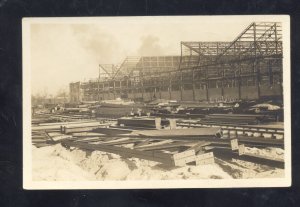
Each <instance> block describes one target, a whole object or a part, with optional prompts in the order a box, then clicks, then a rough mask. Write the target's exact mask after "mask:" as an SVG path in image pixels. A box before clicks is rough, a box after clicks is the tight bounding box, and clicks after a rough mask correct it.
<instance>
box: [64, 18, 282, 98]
mask: <svg viewBox="0 0 300 207" xmlns="http://www.w3.org/2000/svg"><path fill="white" fill-rule="evenodd" d="M180 47H181V54H180V55H178V56H151V57H127V58H126V59H125V60H124V61H123V63H122V64H121V65H120V66H114V65H101V64H100V65H99V67H100V71H102V72H101V73H100V72H99V77H96V78H95V79H92V80H89V81H88V82H75V83H70V100H71V102H80V101H100V100H109V99H116V98H118V97H120V98H129V99H132V100H140V101H149V100H153V99H157V98H161V99H175V100H181V101H210V102H213V101H233V100H257V99H263V98H267V99H268V98H272V99H273V98H278V99H279V100H282V94H283V88H282V74H283V66H282V59H283V55H282V53H283V51H282V28H281V23H279V22H257V23H256V22H254V23H251V24H250V25H249V26H248V27H247V28H246V29H245V30H244V31H242V32H241V33H240V34H239V35H238V36H237V37H236V38H235V39H234V40H233V41H232V42H181V44H180Z"/></svg>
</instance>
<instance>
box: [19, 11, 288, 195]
mask: <svg viewBox="0 0 300 207" xmlns="http://www.w3.org/2000/svg"><path fill="white" fill-rule="evenodd" d="M22 48H23V187H24V188H25V189H143V188H150V189H153V188H228V187H283V186H290V185H291V126H290V125H291V114H290V113H291V110H290V96H291V94H290V19H289V16H287V15H240V16H238V15H237V16H151V17H150V16H148V17H93V18H91V17H80V18H79V17H76V18H62V17H61V18H24V19H23V21H22Z"/></svg>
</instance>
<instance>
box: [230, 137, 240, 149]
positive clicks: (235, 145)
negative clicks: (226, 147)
mask: <svg viewBox="0 0 300 207" xmlns="http://www.w3.org/2000/svg"><path fill="white" fill-rule="evenodd" d="M230 146H231V149H232V150H238V149H239V144H238V140H237V139H232V140H230Z"/></svg>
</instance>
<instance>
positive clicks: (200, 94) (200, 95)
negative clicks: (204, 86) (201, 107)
mask: <svg viewBox="0 0 300 207" xmlns="http://www.w3.org/2000/svg"><path fill="white" fill-rule="evenodd" d="M195 100H197V101H199V100H200V101H202V100H206V90H201V89H196V90H195Z"/></svg>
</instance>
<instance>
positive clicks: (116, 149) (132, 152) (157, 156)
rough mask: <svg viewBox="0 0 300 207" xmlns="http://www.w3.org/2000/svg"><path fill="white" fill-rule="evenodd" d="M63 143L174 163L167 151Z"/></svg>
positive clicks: (169, 163)
mask: <svg viewBox="0 0 300 207" xmlns="http://www.w3.org/2000/svg"><path fill="white" fill-rule="evenodd" d="M62 144H63V145H64V146H68V147H78V148H82V149H87V150H99V151H104V152H109V153H115V154H119V155H121V156H125V157H136V158H140V159H146V160H151V161H155V162H160V163H164V164H167V165H174V161H173V160H172V156H171V155H170V154H167V153H159V152H145V151H139V150H134V149H129V148H125V147H116V146H106V145H99V144H86V143H79V142H78V143H74V142H71V141H65V142H63V143H62Z"/></svg>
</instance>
